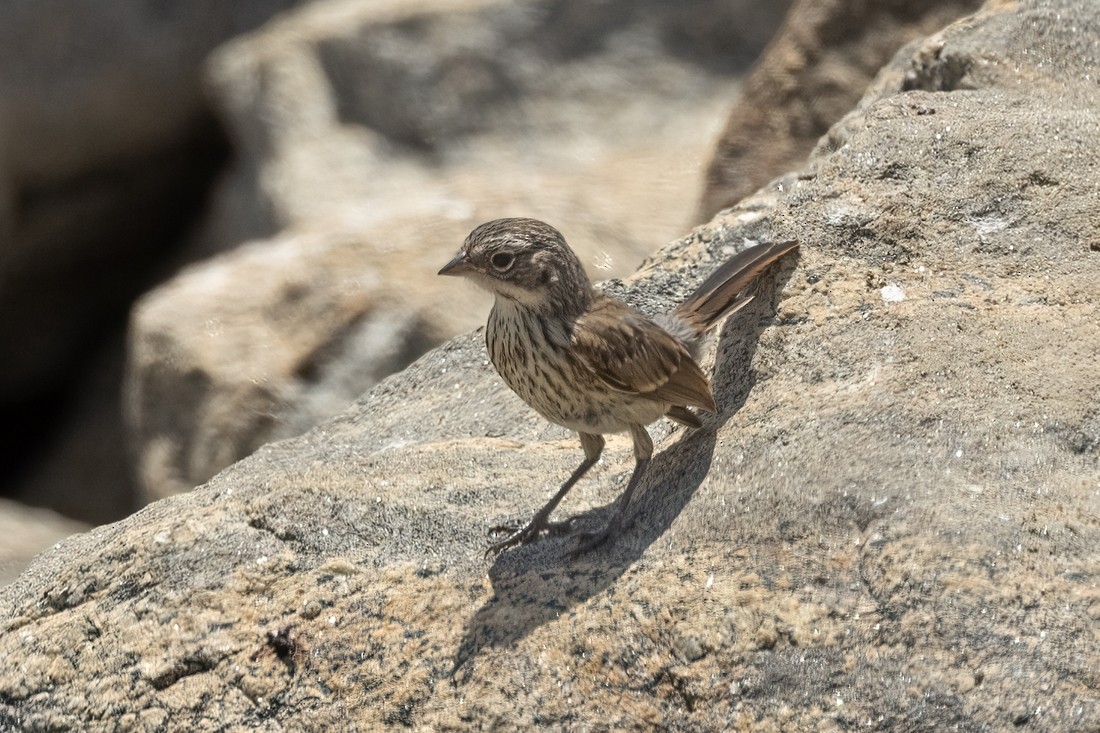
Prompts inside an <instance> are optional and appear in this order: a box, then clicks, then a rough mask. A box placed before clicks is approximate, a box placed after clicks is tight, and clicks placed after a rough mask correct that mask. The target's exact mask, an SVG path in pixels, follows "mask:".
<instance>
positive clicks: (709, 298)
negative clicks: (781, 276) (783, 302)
mask: <svg viewBox="0 0 1100 733" xmlns="http://www.w3.org/2000/svg"><path fill="white" fill-rule="evenodd" d="M796 249H798V242H796V241H794V240H791V241H789V242H782V243H779V244H758V245H756V246H755V247H750V248H749V249H746V250H745V251H744V252H741V253H739V254H737V255H735V256H734V257H732V258H730V260H729V261H727V262H725V263H724V264H723V265H722V266H721V267H719V268H718V269H717V270H715V271H714V273H713V274H711V276H710V277H708V278H707V279H706V280H704V281H703V284H702V285H700V286H699V288H698V289H697V290H696V291H695V292H694V293H692V294H691V295H690V296H688V299H687V300H685V301H684V302H683V303H681V304H680V305H678V306H676V308H675V309H674V310H673V311H672V313H671V314H670V315H671V316H672V317H673V318H674V319H675V320H678V321H680V322H682V323H683V324H684V325H685V326H687V327H688V328H689V329H690V330H691V331H693V332H694V335H696V336H698V335H701V334H703V333H706V332H707V331H709V330H710V329H711V328H713V327H714V325H715V324H717V323H718V322H719V321H721V320H722V319H723V318H725V317H726V316H728V315H730V314H732V313H736V312H737V311H738V310H740V309H741V308H744V307H745V306H746V305H748V304H749V302H750V301H751V300H752V296H751V295H748V296H746V295H744V294H743V292H744V290H745V288H746V287H748V286H749V285H750V284H752V282H753V281H754V280H756V278H757V277H759V276H760V273H762V272H764V270H766V269H768V267H769V266H770V265H771V264H772V263H774V262H776V261H777V260H779V259H781V258H782V257H783V256H784V255H786V254H787V253H788V252H791V251H793V250H796Z"/></svg>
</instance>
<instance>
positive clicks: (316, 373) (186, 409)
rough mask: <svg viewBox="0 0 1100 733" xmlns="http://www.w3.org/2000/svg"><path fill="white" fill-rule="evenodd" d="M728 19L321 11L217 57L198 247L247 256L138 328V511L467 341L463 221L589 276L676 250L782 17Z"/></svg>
mask: <svg viewBox="0 0 1100 733" xmlns="http://www.w3.org/2000/svg"><path fill="white" fill-rule="evenodd" d="M719 8H723V9H724V11H723V12H718V9H719ZM732 8H733V9H735V10H737V11H739V13H737V14H731V12H732V10H731V6H730V5H729V3H728V2H727V1H726V0H705V1H703V0H700V1H698V2H692V3H684V4H676V5H669V4H668V3H665V2H658V1H656V0H653V1H651V2H644V3H638V2H634V1H633V0H631V1H630V2H625V1H622V0H618V1H616V2H610V3H592V2H590V0H570V1H569V2H548V1H547V0H534V1H528V2H523V3H512V2H486V1H485V0H478V1H476V2H470V1H465V0H464V1H462V2H439V3H425V4H409V3H403V2H402V3H395V2H386V3H363V2H359V1H358V0H353V1H350V2H349V0H335V1H333V2H324V3H318V4H315V5H311V6H308V7H306V8H303V9H302V10H301V11H299V12H297V13H292V14H288V15H286V16H284V17H282V18H281V19H279V20H278V21H275V22H273V23H271V24H269V25H268V26H266V27H265V28H263V29H261V30H260V31H258V32H256V33H254V34H250V35H248V36H245V37H242V38H239V39H237V40H235V41H234V42H232V43H229V44H227V45H226V46H225V47H224V48H222V49H220V50H219V51H218V53H217V54H215V56H214V58H213V60H212V61H211V64H210V73H209V76H210V86H211V89H212V92H213V95H214V98H215V99H216V100H217V104H218V105H219V108H220V109H221V110H222V114H223V116H224V118H225V120H226V124H227V127H228V128H229V130H230V134H231V136H232V137H233V139H234V140H235V142H236V143H237V146H238V148H239V151H240V154H239V156H238V158H237V165H236V167H235V169H234V170H233V171H232V172H231V173H230V174H229V175H228V176H227V178H226V180H225V182H224V185H223V186H222V187H221V189H220V191H219V194H218V195H217V196H216V197H215V205H214V207H213V208H214V213H213V214H212V216H211V217H210V219H209V220H208V221H207V223H206V225H205V227H204V229H203V232H202V234H201V238H203V239H204V240H206V241H207V242H208V243H216V245H211V246H212V248H215V249H221V248H224V247H225V244H226V242H231V241H236V239H238V238H241V237H258V239H256V240H254V241H253V243H252V244H250V246H249V247H248V249H247V251H246V252H239V253H238V252H233V253H229V254H227V255H225V256H223V257H221V258H219V259H218V260H217V262H213V263H210V264H207V265H203V266H201V267H199V268H196V269H195V270H193V271H191V272H190V273H189V274H188V275H186V276H184V277H181V278H180V279H179V281H178V282H169V283H167V284H166V285H165V286H164V287H163V288H161V289H159V290H158V291H157V292H156V293H154V294H152V295H151V296H149V297H148V298H145V299H144V300H143V301H142V302H140V303H139V304H138V305H137V307H136V308H135V313H134V318H133V322H132V323H133V333H132V336H131V346H132V349H131V353H130V365H129V377H128V383H129V393H130V397H129V398H128V413H127V414H128V415H129V426H130V433H131V436H132V442H133V454H134V455H135V456H136V457H137V462H138V472H137V473H138V475H139V477H140V483H141V486H142V489H143V491H144V493H145V495H146V496H147V497H149V498H154V499H155V498H161V497H163V496H166V495H169V494H172V493H176V492H179V491H185V490H189V489H191V488H193V487H194V486H196V485H198V484H200V483H202V482H203V481H205V480H207V479H208V478H210V477H211V476H212V475H214V474H215V473H216V472H218V471H220V470H221V469H223V468H225V467H226V466H227V465H229V464H230V463H232V462H233V461H235V460H238V459H240V458H242V457H244V456H246V455H248V454H249V453H250V452H251V451H252V450H254V449H255V448H256V447H258V446H259V445H261V444H262V443H264V442H267V441H269V440H272V439H275V438H280V437H286V436H289V435H294V434H297V433H299V432H302V431H303V430H305V429H306V428H308V427H311V426H313V425H316V424H317V423H318V422H319V421H320V420H322V419H326V418H328V417H331V416H332V415H333V414H335V413H336V412H338V411H339V410H340V409H343V407H345V406H346V405H347V404H348V403H349V402H350V401H351V400H352V399H353V398H354V396H355V395H357V394H360V393H361V392H363V391H365V390H367V389H368V388H370V387H371V386H373V385H374V384H376V383H377V381H378V380H379V379H380V378H381V377H383V376H385V375H386V374H388V373H390V372H391V371H394V370H396V369H398V368H400V367H403V366H405V365H406V364H408V363H409V362H410V361H411V360H412V359H413V358H415V357H416V356H418V355H419V354H421V353H423V351H425V350H426V349H427V348H428V347H429V346H432V345H435V344H438V343H439V342H441V341H443V340H445V339H446V338H450V337H451V336H453V335H455V334H456V333H460V332H462V331H464V330H469V329H470V328H473V327H475V326H476V325H477V324H479V323H481V322H482V321H483V319H484V313H485V309H486V307H487V300H486V298H485V297H484V296H483V295H482V294H480V293H477V292H475V291H474V290H473V289H472V288H461V287H460V288H448V289H446V290H444V289H443V288H442V287H441V284H440V283H439V282H438V281H437V279H436V278H435V272H436V271H437V270H438V269H439V267H440V265H441V264H442V261H441V259H440V257H441V253H446V252H449V251H453V250H455V249H457V247H458V245H459V243H460V242H461V241H462V238H463V237H464V236H465V235H466V233H467V232H469V231H470V229H472V228H473V227H474V226H475V225H476V224H478V223H479V222H480V221H483V220H485V219H488V218H495V217H498V216H503V215H508V214H524V215H533V216H541V217H543V218H546V219H550V220H552V221H554V222H556V223H557V224H558V226H560V227H561V228H562V229H563V230H564V231H565V232H566V234H567V235H568V236H569V237H570V238H571V240H572V241H573V242H574V244H575V245H576V247H577V248H578V251H579V252H580V254H581V256H582V259H583V260H584V261H585V262H586V263H588V264H589V266H590V267H592V268H593V270H594V272H597V273H600V274H601V275H603V276H607V275H623V274H626V273H628V272H630V271H632V270H633V269H634V268H635V267H637V264H638V263H639V262H640V260H641V259H642V257H643V256H644V255H645V254H648V253H649V252H652V251H653V249H655V248H656V246H657V245H658V244H659V243H660V242H664V241H667V240H668V239H669V238H671V237H673V236H675V235H676V234H677V233H679V232H681V231H682V230H683V226H684V224H685V222H686V221H687V220H688V217H689V216H690V212H691V209H692V207H693V205H694V199H695V190H694V188H695V185H696V182H697V171H698V168H699V167H700V166H701V164H702V161H703V159H704V157H705V155H706V152H707V145H708V141H709V139H710V138H711V136H712V134H713V132H714V131H715V130H716V129H717V125H718V123H719V121H720V115H721V111H722V107H723V106H724V101H723V100H724V99H725V98H726V93H725V90H726V88H727V87H728V86H729V85H730V84H731V83H733V81H734V79H735V78H736V77H735V75H736V73H737V72H738V70H739V69H740V66H739V65H738V64H736V63H731V62H729V61H728V60H725V59H724V56H734V55H736V54H735V53H734V52H733V50H731V48H730V47H732V46H733V45H734V44H735V43H736V42H737V40H738V39H743V40H744V41H745V42H744V43H743V44H742V46H744V47H749V48H752V44H751V43H749V41H748V38H747V37H746V36H744V34H746V33H755V43H756V44H757V46H758V45H759V44H760V43H762V42H763V39H764V38H766V35H767V34H766V33H762V32H760V29H761V27H762V26H763V27H767V23H768V22H771V23H773V24H774V23H777V22H778V19H779V14H780V11H781V9H782V6H781V5H777V4H776V3H772V2H766V3H762V2H756V1H749V0H746V1H745V2H740V3H734V4H733V6H732ZM723 29H724V30H723ZM723 34H724V36H725V38H726V41H725V43H726V44H727V48H724V49H723V48H720V47H718V43H717V39H719V38H720V37H723ZM708 38H710V39H711V42H709V43H708V42H707V41H706V39H708ZM688 40H690V43H688V42H687V41H688ZM739 52H740V53H744V48H742V49H740V50H739ZM723 61H724V63H720V62H723ZM275 231H279V232H287V234H286V235H285V236H283V235H276V236H271V235H270V234H271V232H275ZM334 241H339V242H342V243H343V244H341V245H340V246H339V247H333V246H330V245H329V244H326V243H329V242H334ZM353 244H354V246H352V245H353ZM265 247H267V248H269V249H270V251H269V252H267V253H266V254H265V252H264V249H265ZM265 260H266V261H265ZM281 280H285V281H286V282H288V283H290V282H293V283H295V286H294V287H285V286H284V285H281V284H280V281H281ZM196 284H198V290H196V288H195V287H192V286H193V285H196ZM298 301H305V302H307V303H325V304H327V306H326V307H324V308H312V307H309V306H304V307H298V305H296V303H297V302H298ZM328 306H331V307H328ZM287 315H289V316H290V317H291V318H293V319H294V320H295V323H294V324H290V323H289V322H288V319H287V318H286V317H284V316H287ZM210 322H216V323H217V324H218V328H217V333H216V334H213V335H211V334H210V333H209V331H210V328H209V326H208V323H210ZM284 327H285V328H284ZM258 333H265V334H268V335H269V337H270V340H271V343H270V344H269V345H267V346H263V345H262V343H263V342H262V340H257V339H256V338H255V337H254V336H255V334H258ZM237 336H241V338H237ZM322 346H323V347H324V348H323V349H321V347H322ZM242 355H247V356H242ZM322 367H323V368H322Z"/></svg>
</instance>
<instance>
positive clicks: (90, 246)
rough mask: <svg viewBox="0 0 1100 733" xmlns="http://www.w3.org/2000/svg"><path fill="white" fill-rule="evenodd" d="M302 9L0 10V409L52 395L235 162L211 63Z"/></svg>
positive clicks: (135, 6)
mask: <svg viewBox="0 0 1100 733" xmlns="http://www.w3.org/2000/svg"><path fill="white" fill-rule="evenodd" d="M292 4H293V3H292V2H288V1H287V0H280V2H275V3H271V2H255V1H250V2H241V3H232V4H230V5H223V4H222V3H217V2H210V1H209V0H206V1H203V2H191V3H186V4H183V5H180V6H179V7H178V8H174V9H172V10H165V9H164V8H162V7H160V5H161V4H160V3H156V2H148V1H147V2H140V3H131V2H125V3H122V2H115V3H57V2H53V3H5V4H4V5H3V7H2V8H0V252H2V253H3V254H2V256H0V349H2V350H3V352H4V353H5V355H6V358H5V359H4V360H3V363H2V364H0V405H6V404H7V403H9V402H13V401H19V400H24V399H26V397H27V394H28V393H38V392H41V391H44V390H49V389H55V388H56V384H57V382H58V381H60V380H63V379H65V378H67V377H68V376H70V372H71V370H72V365H73V362H74V356H76V355H78V354H81V353H82V352H83V351H85V350H86V349H87V348H88V345H89V342H93V341H94V338H92V336H94V335H95V334H96V333H97V332H98V330H99V329H101V328H103V327H104V324H105V323H109V322H110V320H111V318H112V317H115V318H117V317H118V315H119V313H120V312H124V311H125V308H126V306H127V305H128V303H129V301H130V300H132V299H133V297H135V296H136V294H137V293H138V292H140V288H142V287H146V286H147V284H148V281H149V280H150V278H151V274H150V273H151V271H152V270H153V269H155V267H156V263H157V262H158V261H162V260H163V258H164V256H165V251H166V249H167V248H166V241H165V240H169V241H170V240H171V239H172V238H173V237H178V232H177V231H174V230H173V227H178V226H179V225H180V221H181V220H182V219H183V218H185V217H187V216H188V215H193V213H194V211H195V210H196V209H197V208H198V207H199V205H200V204H201V196H202V194H201V188H202V186H203V185H204V184H205V182H206V181H208V180H209V178H210V176H211V175H212V172H213V169H214V168H215V167H216V166H217V165H218V163H219V162H220V161H221V159H222V158H223V157H224V149H223V143H222V141H221V139H220V136H219V135H218V133H217V130H216V128H215V127H214V125H213V124H212V120H211V118H210V114H209V111H208V108H207V106H206V104H205V103H204V101H203V98H202V90H201V84H200V79H201V77H200V71H201V63H202V59H203V58H204V56H205V55H206V54H207V53H208V52H209V51H210V50H211V49H212V48H213V47H214V46H216V45H217V44H218V43H220V42H222V41H223V40H225V39H226V38H228V37H230V36H232V35H234V34H235V33H240V32H241V31H243V30H247V29H249V28H251V27H254V26H256V25H258V24H259V23H260V22H262V21H263V20H264V19H265V18H267V17H268V16H270V15H271V14H272V13H274V12H277V11H278V10H279V9H281V8H285V7H288V6H290V5H292Z"/></svg>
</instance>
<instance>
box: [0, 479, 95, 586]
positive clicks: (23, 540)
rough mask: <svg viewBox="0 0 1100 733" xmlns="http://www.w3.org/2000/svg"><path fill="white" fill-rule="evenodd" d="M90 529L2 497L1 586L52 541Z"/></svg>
mask: <svg viewBox="0 0 1100 733" xmlns="http://www.w3.org/2000/svg"><path fill="white" fill-rule="evenodd" d="M89 529H90V527H89V526H88V525H86V524H84V523H82V522H74V521H73V520H71V519H66V518H65V517H62V516H60V515H59V514H57V513H55V512H51V511H49V510H46V509H34V508H31V507H28V506H24V505H22V504H19V503H18V502H14V501H8V500H7V499H0V586H3V585H7V584H8V583H10V582H11V581H13V580H15V579H16V577H18V575H19V573H21V572H23V570H25V569H26V567H27V565H28V564H29V563H30V561H31V559H32V558H33V557H34V556H35V555H37V554H38V553H40V552H42V551H43V550H45V549H46V548H47V547H49V546H50V545H52V544H54V543H56V542H58V541H59V540H62V539H64V538H65V537H68V536H69V535H72V534H76V533H77V532H86V531H87V530H89Z"/></svg>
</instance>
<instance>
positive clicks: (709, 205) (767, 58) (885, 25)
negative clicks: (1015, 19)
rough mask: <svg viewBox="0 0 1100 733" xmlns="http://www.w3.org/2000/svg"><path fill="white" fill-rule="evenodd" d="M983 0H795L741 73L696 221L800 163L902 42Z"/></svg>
mask: <svg viewBox="0 0 1100 733" xmlns="http://www.w3.org/2000/svg"><path fill="white" fill-rule="evenodd" d="M980 5H981V2H980V0H931V1H928V0H926V1H925V2H910V0H800V2H796V3H795V4H794V5H793V6H792V7H791V9H790V11H789V12H788V14H787V18H786V20H785V21H784V23H783V27H782V28H780V29H779V32H778V33H777V34H776V37H775V39H774V40H773V41H772V43H771V44H770V45H769V46H768V48H767V50H766V51H765V52H764V54H762V55H761V57H760V59H759V60H758V61H757V62H756V64H755V66H754V67H753V69H752V71H751V72H750V73H749V75H748V76H747V77H746V79H745V83H744V85H743V86H742V88H741V93H740V97H739V99H738V101H737V103H736V104H735V105H734V107H733V110H732V111H731V113H730V116H729V118H728V119H727V120H726V126H725V129H724V130H723V131H722V133H721V135H720V136H719V138H718V143H717V145H716V148H715V151H714V156H713V157H712V158H711V161H710V163H709V165H708V166H707V172H706V181H705V188H704V190H703V194H702V197H701V200H700V202H699V210H698V211H699V213H698V220H699V221H706V220H708V219H710V218H711V217H712V216H714V215H715V214H717V213H718V212H719V211H720V210H722V209H724V208H726V207H727V206H731V205H733V204H734V203H736V202H737V201H740V200H741V199H743V198H744V197H745V196H748V195H749V194H751V193H752V192H754V191H756V190H757V189H758V188H760V187H761V186H763V185H765V184H766V183H767V182H768V181H770V180H771V179H772V178H774V177H776V176H779V175H782V174H783V173H785V172H787V171H789V170H791V169H793V168H797V167H799V166H801V165H802V162H803V161H804V160H805V159H806V156H807V155H808V154H809V152H810V151H811V150H812V149H813V147H814V145H815V144H816V143H817V140H818V138H820V137H821V136H822V135H824V134H825V132H826V131H828V129H829V127H831V126H832V125H833V124H834V123H835V122H836V121H837V120H839V119H840V118H841V117H842V116H843V115H845V114H846V113H847V112H848V111H849V110H850V109H851V108H852V105H854V104H855V103H856V102H857V101H858V100H859V98H860V97H861V96H863V93H864V91H865V90H866V89H867V84H868V83H869V82H870V81H871V79H872V78H874V76H875V74H876V73H877V72H878V70H879V69H880V68H881V67H882V65H883V64H884V63H886V61H887V60H888V59H889V58H890V57H891V56H893V55H894V52H895V51H897V49H899V48H900V47H901V46H902V45H904V44H905V43H908V42H909V41H911V40H913V39H915V38H919V37H923V36H926V35H928V34H929V33H932V32H934V31H937V30H939V29H940V28H943V27H944V26H945V25H947V24H948V23H949V22H950V21H952V20H954V19H956V18H959V17H962V16H963V15H966V14H968V13H971V12H973V11H975V10H977V8H978V7H979V6H980Z"/></svg>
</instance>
